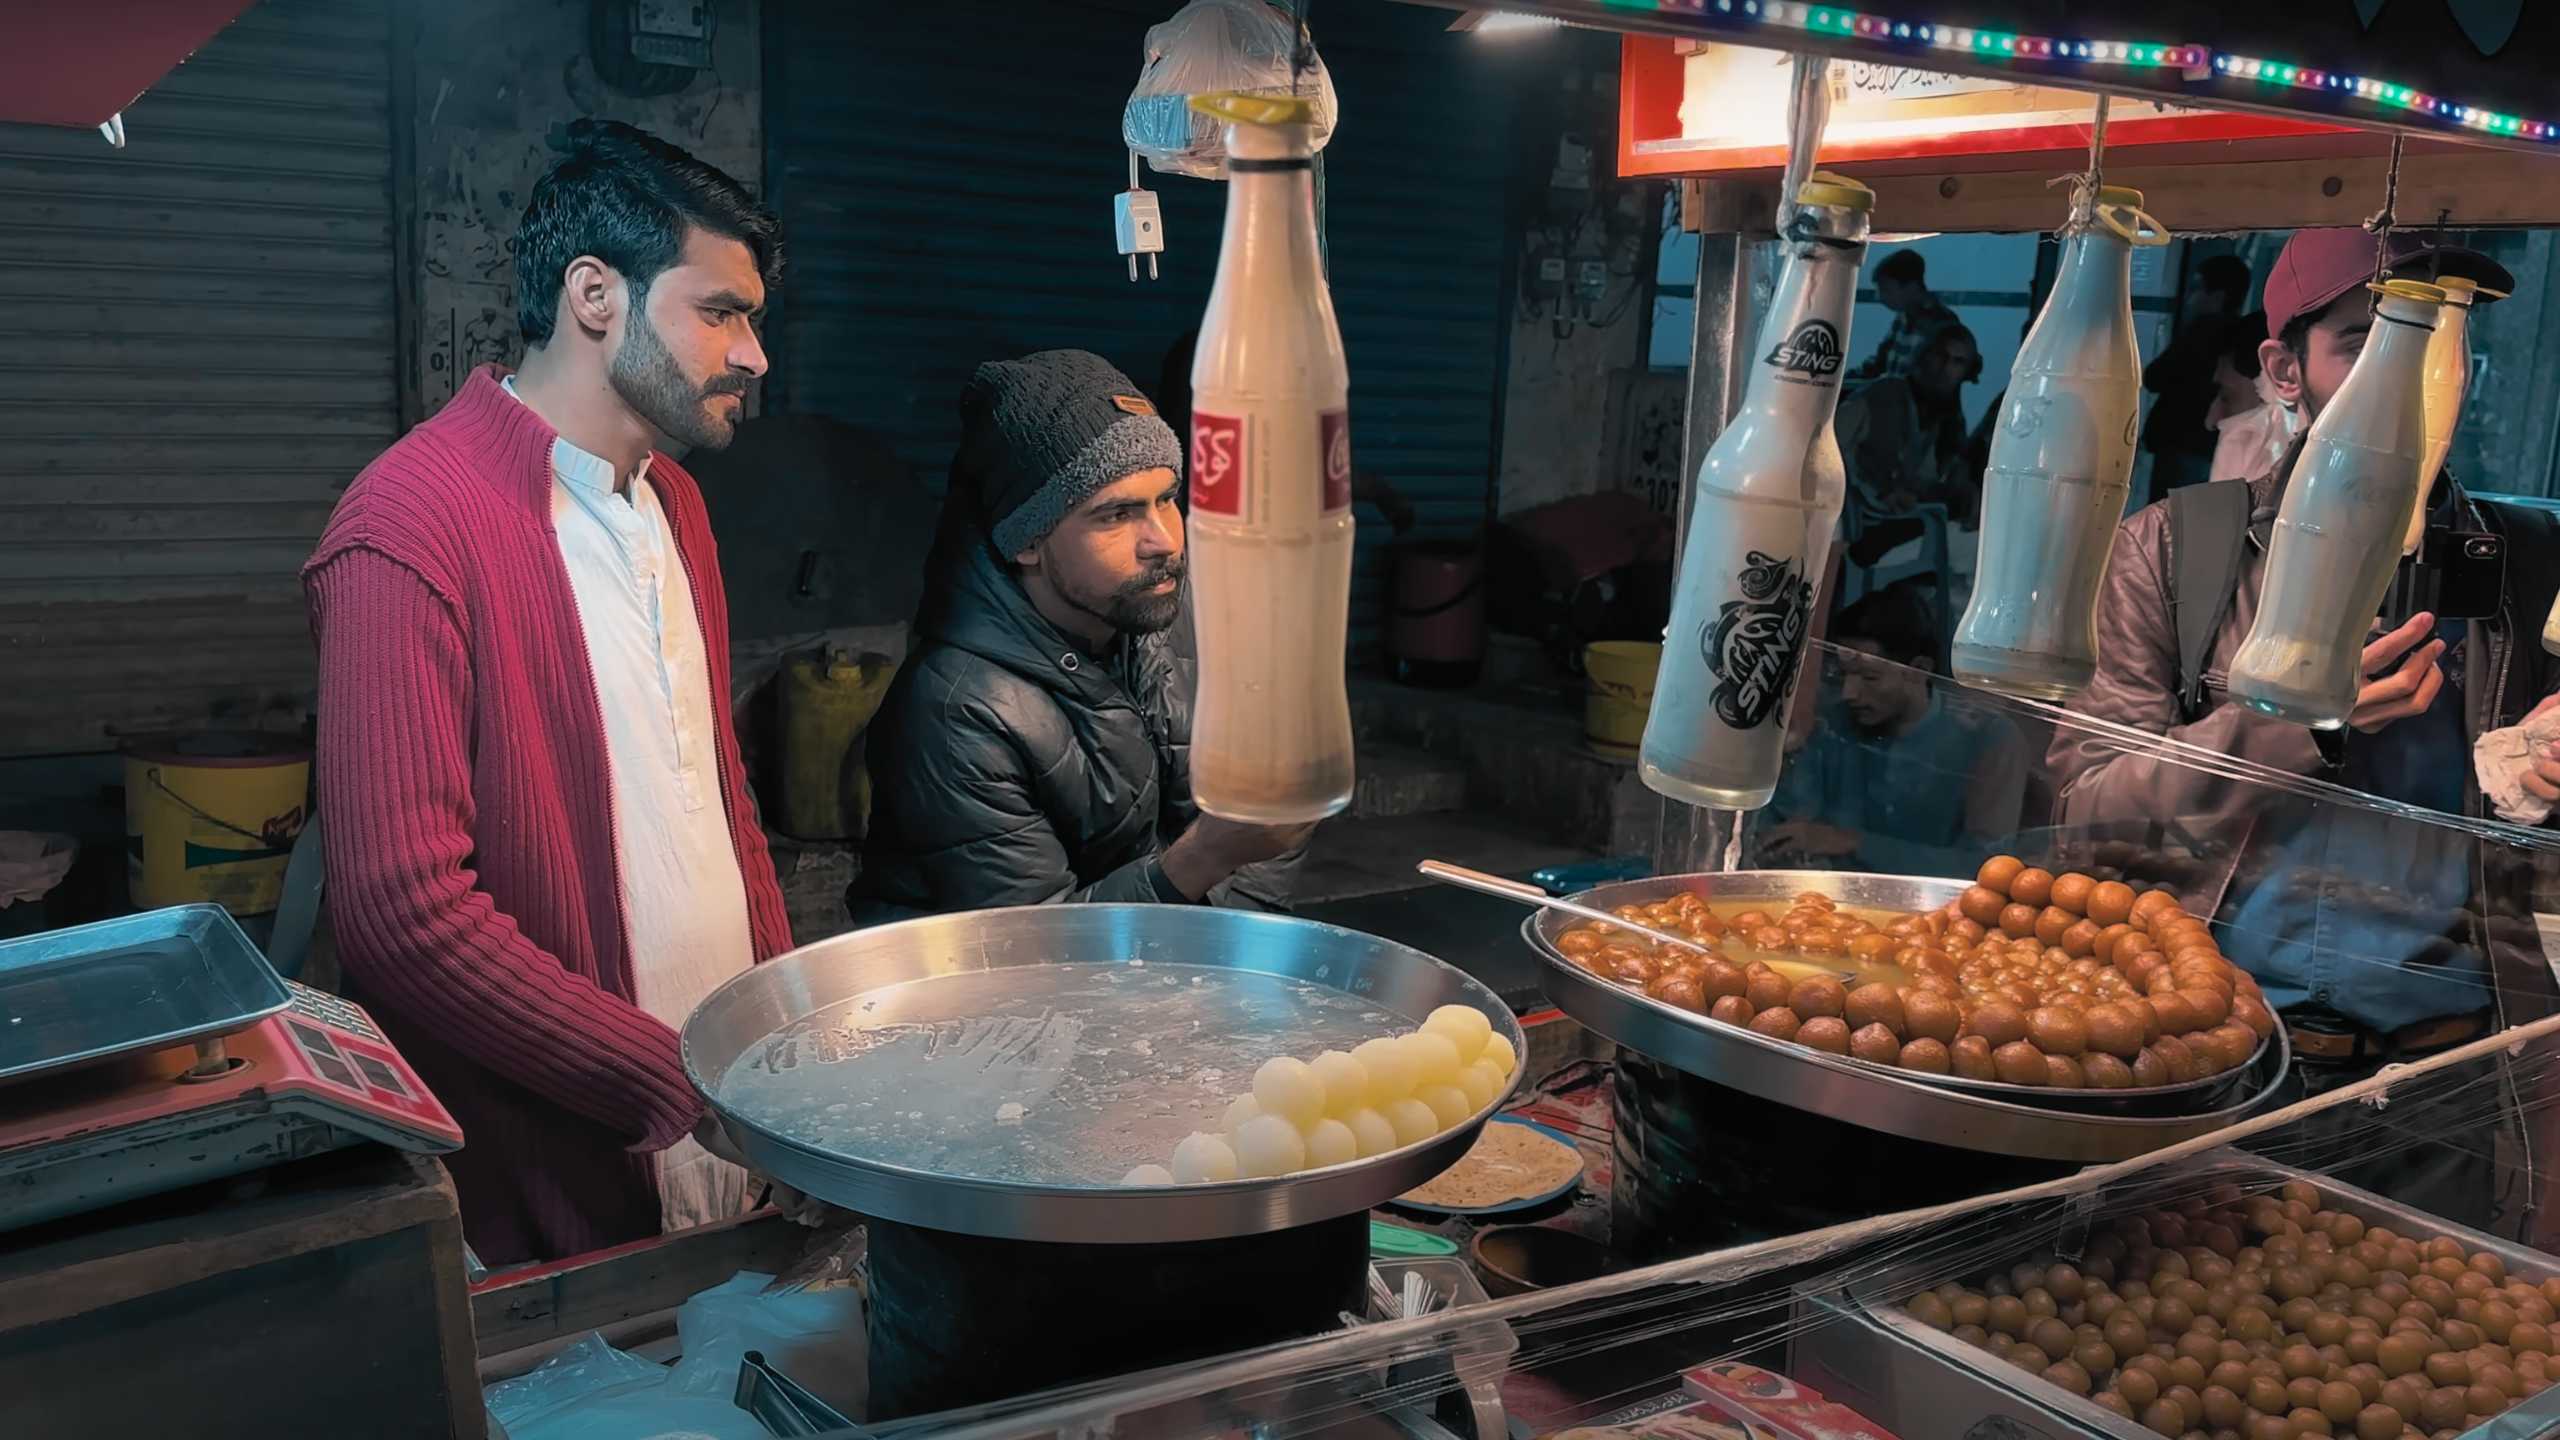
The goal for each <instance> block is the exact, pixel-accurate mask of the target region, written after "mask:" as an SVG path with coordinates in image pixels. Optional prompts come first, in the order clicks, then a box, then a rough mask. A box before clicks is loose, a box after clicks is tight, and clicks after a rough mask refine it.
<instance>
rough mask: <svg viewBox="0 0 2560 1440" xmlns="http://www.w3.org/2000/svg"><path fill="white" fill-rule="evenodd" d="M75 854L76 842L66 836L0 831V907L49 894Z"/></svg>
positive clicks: (37, 832) (43, 832) (77, 853)
mask: <svg viewBox="0 0 2560 1440" xmlns="http://www.w3.org/2000/svg"><path fill="white" fill-rule="evenodd" d="M79 853H80V845H79V842H77V841H75V840H73V839H72V838H71V837H70V836H68V835H55V834H51V833H48V832H46V831H42V830H0V910H5V909H7V908H9V907H10V906H11V905H14V904H16V903H18V902H19V901H22V900H23V901H29V902H32V901H37V900H41V899H43V898H44V897H45V896H47V895H49V894H51V893H52V892H53V887H55V886H56V885H59V884H61V883H62V877H63V876H65V875H68V874H70V873H71V862H72V860H73V859H74V858H75V857H77V856H78V855H79Z"/></svg>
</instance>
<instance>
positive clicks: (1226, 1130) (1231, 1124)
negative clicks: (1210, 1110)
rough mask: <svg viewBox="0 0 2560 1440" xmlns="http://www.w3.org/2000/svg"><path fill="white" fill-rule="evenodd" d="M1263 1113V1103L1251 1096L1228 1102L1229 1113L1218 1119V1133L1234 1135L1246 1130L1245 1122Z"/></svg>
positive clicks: (1238, 1097) (1239, 1097)
mask: <svg viewBox="0 0 2560 1440" xmlns="http://www.w3.org/2000/svg"><path fill="white" fill-rule="evenodd" d="M1261 1113H1262V1102H1261V1101H1259V1100H1256V1099H1254V1098H1253V1097H1252V1096H1250V1095H1239V1096H1237V1097H1236V1098H1235V1099H1234V1100H1232V1101H1230V1102H1228V1105H1227V1113H1226V1114H1224V1115H1221V1116H1219V1117H1218V1133H1219V1134H1221V1135H1233V1134H1235V1133H1236V1132H1237V1131H1238V1130H1241V1129H1243V1128H1244V1122H1246V1121H1247V1120H1250V1119H1252V1118H1253V1117H1254V1116H1256V1115H1259V1114H1261Z"/></svg>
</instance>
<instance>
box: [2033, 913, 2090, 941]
mask: <svg viewBox="0 0 2560 1440" xmlns="http://www.w3.org/2000/svg"><path fill="white" fill-rule="evenodd" d="M2079 923H2080V917H2079V916H2077V915H2074V914H2072V913H2071V912H2070V911H2068V910H2065V909H2063V908H2062V907H2061V906H2059V905H2047V906H2046V907H2044V908H2043V909H2042V910H2039V911H2037V912H2036V943H2037V944H2039V945H2050V946H2054V947H2056V948H2059V947H2060V946H2061V944H2062V937H2063V936H2065V935H2067V934H2069V933H2070V932H2071V927H2072V926H2074V925H2077V924H2079Z"/></svg>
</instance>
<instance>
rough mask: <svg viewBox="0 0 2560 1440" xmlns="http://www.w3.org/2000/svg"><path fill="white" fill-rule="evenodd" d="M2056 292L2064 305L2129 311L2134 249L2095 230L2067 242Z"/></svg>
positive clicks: (2058, 273)
mask: <svg viewBox="0 0 2560 1440" xmlns="http://www.w3.org/2000/svg"><path fill="white" fill-rule="evenodd" d="M2053 293H2054V295H2055V297H2056V298H2057V299H2058V300H2059V302H2060V303H2062V304H2066V305H2072V306H2079V305H2093V306H2106V307H2109V308H2114V307H2117V306H2124V307H2127V308H2128V309H2129V308H2130V306H2131V303H2132V299H2133V247H2132V246H2131V245H2128V244H2126V243H2125V242H2124V240H2123V239H2122V237H2120V236H2117V235H2115V234H2113V233H2111V232H2109V231H2105V230H2099V229H2095V228H2091V229H2087V230H2083V231H2081V232H2080V233H2079V234H2077V235H2074V236H2072V237H2071V238H2070V239H2069V240H2066V241H2064V242H2063V245H2062V260H2061V262H2060V264H2058V265H2057V266H2056V267H2055V271H2054V280H2053Z"/></svg>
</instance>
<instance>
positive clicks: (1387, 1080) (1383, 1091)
mask: <svg viewBox="0 0 2560 1440" xmlns="http://www.w3.org/2000/svg"><path fill="white" fill-rule="evenodd" d="M1351 1058H1352V1059H1354V1060H1357V1061H1359V1062H1360V1068H1361V1069H1362V1070H1364V1071H1367V1072H1368V1075H1369V1104H1370V1105H1371V1107H1373V1108H1375V1109H1380V1110H1383V1109H1385V1108H1386V1107H1387V1106H1389V1105H1392V1104H1394V1103H1395V1102H1396V1101H1398V1100H1403V1099H1407V1098H1409V1097H1410V1096H1411V1095H1412V1094H1413V1086H1414V1080H1415V1076H1414V1073H1413V1056H1411V1055H1410V1054H1408V1053H1406V1051H1405V1048H1404V1045H1403V1042H1401V1041H1397V1040H1389V1039H1377V1040H1365V1041H1362V1042H1361V1043H1360V1044H1358V1045H1355V1046H1353V1047H1352V1050H1351Z"/></svg>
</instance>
